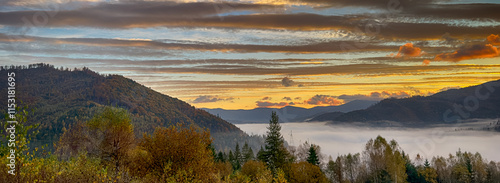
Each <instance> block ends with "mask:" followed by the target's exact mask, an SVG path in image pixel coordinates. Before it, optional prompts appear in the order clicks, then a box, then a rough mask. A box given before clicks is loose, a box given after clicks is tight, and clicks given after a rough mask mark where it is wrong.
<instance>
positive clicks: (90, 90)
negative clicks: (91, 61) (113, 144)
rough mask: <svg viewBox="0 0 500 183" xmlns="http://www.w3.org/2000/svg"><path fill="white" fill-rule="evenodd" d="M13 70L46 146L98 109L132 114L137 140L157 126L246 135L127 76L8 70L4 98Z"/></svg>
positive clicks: (2, 103)
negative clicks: (175, 126)
mask: <svg viewBox="0 0 500 183" xmlns="http://www.w3.org/2000/svg"><path fill="white" fill-rule="evenodd" d="M12 71H13V72H15V74H16V77H15V78H16V95H17V98H18V101H22V102H23V103H24V104H27V105H28V106H29V108H30V109H35V110H34V115H33V116H32V118H31V120H30V122H31V123H39V124H40V134H39V135H38V137H37V140H38V141H39V142H41V143H44V144H49V145H51V144H52V143H51V142H54V141H56V140H58V139H59V136H60V135H61V134H62V132H63V128H68V127H69V125H71V124H73V123H75V122H76V121H78V120H80V121H85V120H87V119H89V118H90V117H92V115H93V113H94V112H95V111H96V109H98V108H102V107H103V106H117V107H122V108H125V109H128V111H129V112H130V113H131V118H132V124H133V125H134V131H135V132H136V134H138V136H142V135H141V134H142V133H143V132H147V133H150V132H153V131H154V129H155V128H156V127H158V126H170V125H175V124H177V123H180V124H185V125H191V124H193V125H195V126H197V127H201V128H205V129H209V130H210V132H211V133H212V134H213V135H217V134H224V135H227V134H232V135H237V136H241V137H242V136H245V134H244V133H243V132H242V131H241V130H240V129H239V128H237V127H236V126H234V125H232V124H230V123H228V122H226V121H224V120H223V119H221V118H219V117H216V116H214V115H211V114H209V113H208V112H206V111H203V110H199V109H196V108H194V107H193V106H191V105H189V104H188V103H186V102H183V101H181V100H179V99H176V98H173V97H170V96H167V95H164V94H161V93H158V92H156V91H154V90H152V89H149V88H147V87H145V86H143V85H141V84H138V83H137V82H135V81H133V80H131V79H128V78H125V77H123V76H119V75H108V76H103V75H100V74H98V73H95V72H93V71H91V70H89V69H87V68H83V69H76V70H69V69H56V68H54V67H53V66H51V65H47V64H36V65H30V66H17V67H15V68H14V69H9V70H6V69H5V68H3V69H2V70H1V71H0V76H1V78H0V86H1V87H0V93H4V94H5V95H7V72H12ZM5 98H7V96H5ZM6 102H7V100H0V110H1V111H4V112H6V111H7V109H6V107H7V103H6ZM4 112H2V113H4ZM216 140H217V139H216Z"/></svg>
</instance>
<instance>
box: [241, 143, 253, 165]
mask: <svg viewBox="0 0 500 183" xmlns="http://www.w3.org/2000/svg"><path fill="white" fill-rule="evenodd" d="M242 153H243V161H242V162H243V163H245V162H247V161H250V160H253V159H254V158H255V157H254V156H255V155H254V154H253V150H252V148H251V147H250V146H248V143H247V142H245V145H243V149H242Z"/></svg>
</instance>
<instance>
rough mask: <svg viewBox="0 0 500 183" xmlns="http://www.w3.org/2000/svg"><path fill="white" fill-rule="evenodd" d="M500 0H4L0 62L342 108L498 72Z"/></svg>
mask: <svg viewBox="0 0 500 183" xmlns="http://www.w3.org/2000/svg"><path fill="white" fill-rule="evenodd" d="M499 34H500V2H498V1H495V0H484V1H481V0H480V1H476V0H475V1H472V0H470V1H468V0H419V1H417V0H242V1H238V0H207V1H203V0H199V1H198V0H180V1H161V0H160V1H154V0H152V1H150V0H45V1H43V0H4V1H2V2H0V63H1V65H12V64H13V65H26V64H32V63H40V62H44V63H49V64H53V65H55V66H57V67H65V68H81V67H88V68H90V69H92V70H94V71H97V72H99V73H101V74H120V75H123V76H125V77H128V78H131V79H133V80H135V81H137V82H138V83H140V84H143V85H145V86H147V87H150V88H152V89H154V90H156V91H158V92H160V93H163V94H166V95H169V96H172V97H176V98H179V99H181V100H184V101H186V102H188V103H190V104H192V105H194V106H195V107H198V108H223V109H253V108H257V107H274V108H281V107H285V106H297V107H304V108H311V107H315V106H330V105H341V104H344V103H347V102H350V101H352V100H381V99H384V98H390V97H395V98H404V97H410V96H415V95H423V96H427V95H432V94H434V93H437V92H440V91H444V90H447V89H451V88H460V87H466V86H471V85H476V84H480V83H484V82H487V81H491V80H497V79H500V57H499V56H500V53H499V50H498V49H499V46H500V36H499Z"/></svg>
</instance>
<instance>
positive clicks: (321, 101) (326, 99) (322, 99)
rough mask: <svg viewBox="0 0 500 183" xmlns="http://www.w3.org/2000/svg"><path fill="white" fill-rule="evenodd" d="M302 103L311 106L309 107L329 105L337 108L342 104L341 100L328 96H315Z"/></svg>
mask: <svg viewBox="0 0 500 183" xmlns="http://www.w3.org/2000/svg"><path fill="white" fill-rule="evenodd" d="M304 103H307V104H311V105H330V106H337V105H341V104H344V101H343V100H339V99H337V98H335V97H334V96H330V95H315V96H313V97H311V98H310V99H308V100H307V101H304Z"/></svg>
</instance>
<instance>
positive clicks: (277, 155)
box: [264, 111, 291, 173]
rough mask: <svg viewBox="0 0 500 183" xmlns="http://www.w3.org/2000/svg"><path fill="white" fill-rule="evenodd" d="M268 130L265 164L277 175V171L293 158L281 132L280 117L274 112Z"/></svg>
mask: <svg viewBox="0 0 500 183" xmlns="http://www.w3.org/2000/svg"><path fill="white" fill-rule="evenodd" d="M267 129H268V131H267V135H266V141H265V142H266V144H265V151H264V152H265V153H264V160H265V161H264V162H266V164H267V167H268V168H270V169H271V171H272V172H273V173H275V172H276V169H278V168H283V167H284V166H285V165H286V164H287V163H290V161H291V157H290V153H289V152H288V150H287V149H286V147H285V140H284V138H283V136H282V135H281V132H280V131H281V125H280V124H279V118H278V115H276V112H274V111H273V112H272V113H271V120H269V126H268V127H267Z"/></svg>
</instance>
